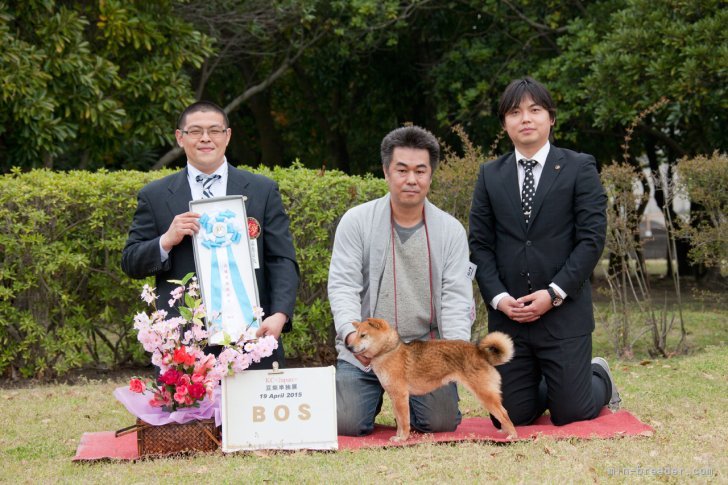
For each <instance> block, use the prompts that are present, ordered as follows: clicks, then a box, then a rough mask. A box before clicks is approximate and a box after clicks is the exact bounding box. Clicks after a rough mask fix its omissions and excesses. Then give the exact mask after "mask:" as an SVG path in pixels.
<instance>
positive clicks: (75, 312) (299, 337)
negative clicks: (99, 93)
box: [0, 164, 386, 377]
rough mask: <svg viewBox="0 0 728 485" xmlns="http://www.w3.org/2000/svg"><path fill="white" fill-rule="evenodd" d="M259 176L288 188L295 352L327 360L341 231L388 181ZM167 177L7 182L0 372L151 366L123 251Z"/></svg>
mask: <svg viewBox="0 0 728 485" xmlns="http://www.w3.org/2000/svg"><path fill="white" fill-rule="evenodd" d="M255 171H257V172H259V173H262V174H264V175H267V176H270V177H272V178H273V179H275V180H277V181H278V183H279V184H280V188H281V194H282V197H283V201H284V204H285V207H286V209H287V210H288V213H289V215H290V218H291V231H292V233H293V237H294V243H295V245H296V252H297V257H298V261H299V264H300V266H301V276H302V281H301V285H300V288H299V293H298V303H297V306H296V314H295V325H294V331H293V333H292V334H289V336H287V337H286V344H287V355H289V356H291V357H298V358H303V359H310V360H315V361H327V360H330V359H331V358H332V352H333V342H332V341H331V340H330V328H331V325H332V322H333V319H332V317H331V312H330V309H329V306H328V300H327V295H326V281H327V277H328V267H329V260H330V257H331V245H332V241H333V237H334V232H335V230H336V225H337V223H338V221H339V219H340V218H341V216H342V215H343V214H344V212H346V210H347V209H349V208H350V207H352V206H354V205H357V204H359V203H362V202H364V201H367V200H371V199H373V198H375V197H379V196H381V195H383V194H384V193H385V192H386V185H385V183H384V181H383V180H377V179H374V178H371V177H366V178H360V177H349V176H347V175H345V174H343V173H341V172H326V173H325V174H320V173H319V172H318V171H315V170H308V169H304V168H302V167H301V166H300V165H298V164H297V165H294V167H293V168H291V169H283V168H276V169H274V170H270V169H261V170H255ZM168 173H170V172H169V171H162V172H153V173H142V172H133V171H125V172H113V173H111V172H104V171H101V172H97V173H90V172H82V171H74V172H68V173H56V172H51V171H48V170H34V171H31V172H27V173H20V172H14V173H12V174H9V175H5V176H2V177H0V221H2V225H1V226H0V375H8V376H23V377H30V376H42V375H60V374H63V373H65V372H67V371H68V370H70V369H73V368H78V367H82V366H88V365H93V366H118V365H122V364H125V363H132V362H133V363H143V362H145V361H146V360H147V359H146V358H145V357H144V355H143V350H142V349H141V347H140V346H139V344H138V343H137V342H136V339H135V338H134V335H133V329H132V326H131V324H130V323H129V322H131V321H132V317H133V315H134V313H135V310H136V307H137V304H138V296H137V289H138V287H139V282H138V281H135V280H132V279H130V278H128V277H127V276H126V275H125V274H124V273H123V272H122V271H121V267H120V261H121V250H122V248H123V247H124V242H125V241H126V237H127V232H128V230H129V226H130V224H131V220H132V216H133V213H134V209H135V207H136V194H137V192H138V191H139V189H140V188H141V187H142V186H144V185H145V184H146V183H148V182H150V181H152V180H154V179H157V178H160V177H162V176H164V175H167V174H168ZM150 282H151V281H150Z"/></svg>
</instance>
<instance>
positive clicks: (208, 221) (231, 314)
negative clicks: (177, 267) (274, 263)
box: [190, 195, 262, 344]
mask: <svg viewBox="0 0 728 485" xmlns="http://www.w3.org/2000/svg"><path fill="white" fill-rule="evenodd" d="M190 210H191V211H193V212H197V213H198V214H200V231H199V232H198V233H197V234H196V235H195V236H194V237H193V247H194V252H195V267H196V269H197V278H198V280H199V283H200V289H201V292H202V301H203V303H204V304H205V310H206V313H207V331H208V332H209V334H210V337H209V339H208V341H209V342H210V343H211V344H222V343H227V342H235V341H237V340H238V339H239V338H240V337H241V336H242V335H243V333H244V332H245V330H246V329H248V328H258V327H260V323H261V321H260V319H261V315H262V312H261V311H260V310H259V307H260V300H259V297H258V286H257V284H256V280H255V269H254V268H255V266H254V261H256V260H257V254H256V255H252V254H251V249H250V238H249V235H248V218H247V215H246V213H245V204H244V202H243V196H242V195H231V196H227V197H213V198H210V199H200V200H193V201H191V202H190Z"/></svg>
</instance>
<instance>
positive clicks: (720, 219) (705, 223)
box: [677, 152, 728, 268]
mask: <svg viewBox="0 0 728 485" xmlns="http://www.w3.org/2000/svg"><path fill="white" fill-rule="evenodd" d="M677 171H678V173H679V174H680V179H681V181H682V183H683V184H684V187H685V189H686V190H687V194H688V196H689V197H690V202H691V204H692V207H691V217H690V221H686V222H687V223H686V224H683V227H682V231H681V235H682V236H683V237H686V238H688V239H690V240H691V242H692V245H691V246H692V247H691V249H690V257H691V258H692V259H693V261H695V262H697V263H702V264H704V265H705V266H716V267H718V268H725V267H726V265H727V264H728V155H726V154H725V153H722V154H721V153H718V152H714V153H713V154H712V155H711V156H705V155H701V156H697V157H695V158H684V159H683V160H681V161H680V163H679V164H678V167H677ZM691 222H692V224H690V223H691Z"/></svg>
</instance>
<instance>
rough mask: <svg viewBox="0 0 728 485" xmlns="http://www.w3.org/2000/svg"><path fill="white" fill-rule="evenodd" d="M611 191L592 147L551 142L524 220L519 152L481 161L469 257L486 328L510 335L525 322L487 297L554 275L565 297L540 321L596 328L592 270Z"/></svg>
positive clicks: (556, 329) (573, 331) (553, 328)
mask: <svg viewBox="0 0 728 485" xmlns="http://www.w3.org/2000/svg"><path fill="white" fill-rule="evenodd" d="M606 200H607V198H606V195H605V193H604V189H603V187H602V185H601V183H600V180H599V174H598V173H597V166H596V161H595V160H594V157H592V156H591V155H587V154H583V153H577V152H574V151H571V150H566V149H561V148H557V147H555V146H553V145H552V146H551V149H550V150H549V154H548V157H547V159H546V163H545V165H544V167H543V171H542V172H541V178H540V179H539V183H538V187H537V188H536V194H535V196H534V200H533V207H532V212H531V219H530V222H529V223H528V224H526V222H525V220H524V217H523V211H522V209H521V196H520V189H519V187H518V173H517V169H516V160H515V155H514V153H510V154H508V155H505V156H502V157H501V158H498V159H497V160H493V161H491V162H488V163H485V164H483V165H482V166H481V167H480V172H479V174H478V181H477V184H476V186H475V192H474V195H473V204H472V207H471V212H470V238H469V239H470V251H471V260H472V262H473V263H475V264H476V265H478V269H477V272H476V278H477V280H478V286H479V287H480V292H481V294H482V295H483V299H484V300H485V302H486V303H488V328H489V330H491V331H493V330H501V331H504V332H506V333H508V334H510V335H512V336H516V335H517V334H518V332H519V331H520V330H521V329H523V328H524V324H519V323H516V322H513V321H512V320H510V319H509V318H508V317H507V316H506V315H505V314H504V313H502V312H500V311H498V310H494V309H493V308H492V307H491V306H490V301H491V300H492V299H493V297H495V296H496V295H498V294H500V293H502V292H508V293H509V294H510V295H511V296H513V297H514V298H519V297H521V296H524V295H526V294H528V293H529V287H528V281H529V275H530V281H531V284H532V291H536V290H540V289H546V288H547V287H548V285H549V283H551V282H553V283H555V284H557V285H558V286H559V287H560V288H561V289H563V290H564V291H565V292H566V294H567V298H566V300H565V301H564V303H563V305H561V306H560V307H556V308H552V309H551V310H550V311H548V312H547V313H546V314H544V315H543V316H542V317H541V318H540V319H539V321H538V322H536V323H539V322H541V323H542V324H543V325H545V327H546V329H547V330H548V331H549V333H550V334H551V335H552V336H554V337H556V338H570V337H576V336H580V335H585V334H589V333H591V332H592V331H593V330H594V312H593V309H592V299H591V285H590V283H589V277H590V275H591V273H592V271H593V270H594V267H595V266H596V264H597V263H598V261H599V259H600V257H601V254H602V250H603V249H604V240H605V234H606V227H607V219H606Z"/></svg>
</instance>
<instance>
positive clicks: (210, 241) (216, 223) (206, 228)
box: [200, 210, 256, 334]
mask: <svg viewBox="0 0 728 485" xmlns="http://www.w3.org/2000/svg"><path fill="white" fill-rule="evenodd" d="M234 220H235V213H234V212H233V211H231V210H226V211H221V212H219V213H217V215H215V214H214V213H213V215H209V214H207V213H203V214H202V216H201V217H200V233H201V236H202V242H201V245H202V247H204V248H205V249H208V250H209V251H210V256H211V264H210V266H211V279H210V290H211V291H210V300H209V305H210V308H208V309H207V317H208V323H209V325H210V329H211V333H212V334H214V333H217V332H220V331H222V330H223V327H222V307H223V300H222V298H223V295H222V293H223V289H222V284H223V277H222V274H221V272H220V258H219V254H218V252H219V251H226V254H227V260H228V267H229V271H230V280H231V282H232V288H233V293H234V295H235V301H236V303H237V305H238V306H239V307H240V310H241V312H242V315H243V320H244V321H243V328H244V329H245V328H248V327H250V326H251V325H254V324H255V323H256V320H255V317H254V316H253V306H252V305H251V303H250V299H249V298H248V292H247V291H246V289H245V284H244V283H243V279H242V277H241V275H240V271H239V269H238V261H237V258H236V257H235V253H234V251H233V246H235V245H237V244H240V241H241V240H242V238H243V235H242V234H241V232H240V231H239V230H238V229H237V228H236V227H235V224H234Z"/></svg>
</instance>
